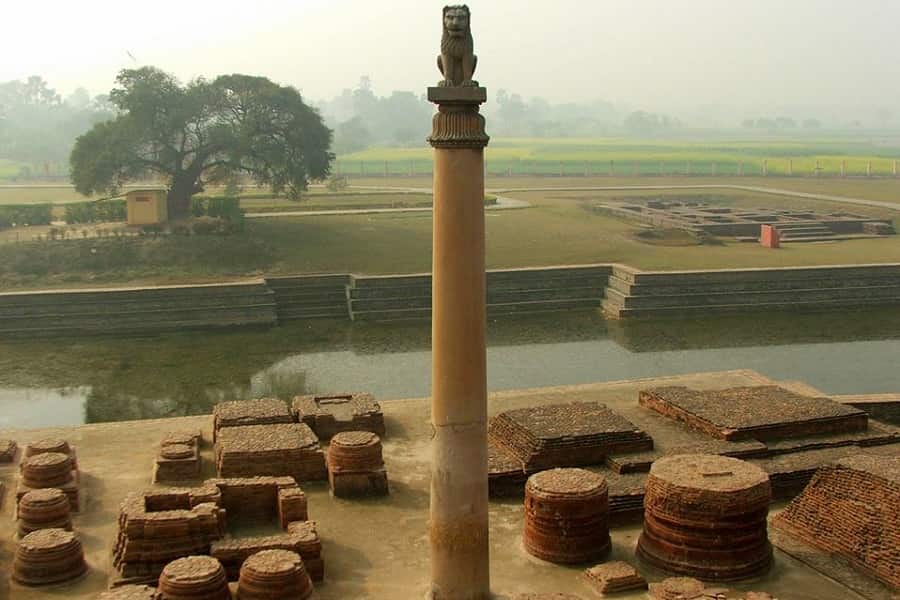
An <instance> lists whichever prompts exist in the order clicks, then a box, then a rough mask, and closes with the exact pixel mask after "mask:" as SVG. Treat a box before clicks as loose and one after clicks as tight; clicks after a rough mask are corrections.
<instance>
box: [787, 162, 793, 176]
mask: <svg viewBox="0 0 900 600" xmlns="http://www.w3.org/2000/svg"><path fill="white" fill-rule="evenodd" d="M793 174H794V159H789V160H788V175H793Z"/></svg>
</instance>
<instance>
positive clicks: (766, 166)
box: [763, 160, 769, 177]
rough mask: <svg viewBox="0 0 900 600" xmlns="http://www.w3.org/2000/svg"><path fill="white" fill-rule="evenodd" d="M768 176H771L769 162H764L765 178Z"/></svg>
mask: <svg viewBox="0 0 900 600" xmlns="http://www.w3.org/2000/svg"><path fill="white" fill-rule="evenodd" d="M768 174H769V161H768V160H764V161H763V177H766V176H768Z"/></svg>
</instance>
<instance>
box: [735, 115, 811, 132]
mask: <svg viewBox="0 0 900 600" xmlns="http://www.w3.org/2000/svg"><path fill="white" fill-rule="evenodd" d="M741 127H743V128H744V129H763V130H766V131H777V130H790V129H797V127H801V128H803V129H821V128H822V122H821V121H820V120H819V119H803V121H801V122H800V123H799V124H798V122H797V121H796V120H795V119H792V118H791V117H774V118H766V117H762V118H759V119H744V120H743V121H741Z"/></svg>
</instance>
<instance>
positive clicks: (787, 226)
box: [775, 223, 831, 231]
mask: <svg viewBox="0 0 900 600" xmlns="http://www.w3.org/2000/svg"><path fill="white" fill-rule="evenodd" d="M775 228H776V229H777V230H778V231H823V230H824V231H831V228H830V227H828V226H827V225H823V224H822V223H783V224H780V225H776V226H775Z"/></svg>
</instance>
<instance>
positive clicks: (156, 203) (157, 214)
mask: <svg viewBox="0 0 900 600" xmlns="http://www.w3.org/2000/svg"><path fill="white" fill-rule="evenodd" d="M166 195H167V192H166V190H165V189H163V188H147V189H139V190H128V192H127V193H126V194H125V202H126V206H127V207H128V224H129V225H159V224H160V223H165V222H166V221H167V220H168V219H169V208H168V204H167V203H166Z"/></svg>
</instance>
